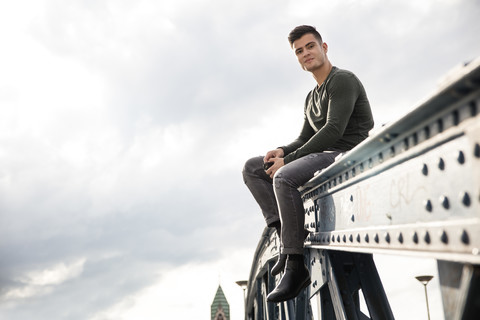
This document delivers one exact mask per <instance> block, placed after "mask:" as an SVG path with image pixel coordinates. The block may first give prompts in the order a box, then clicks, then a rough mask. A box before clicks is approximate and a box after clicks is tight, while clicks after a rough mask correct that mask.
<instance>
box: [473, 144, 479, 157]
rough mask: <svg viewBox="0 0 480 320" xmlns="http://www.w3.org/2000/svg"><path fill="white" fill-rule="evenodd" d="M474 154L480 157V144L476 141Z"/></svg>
mask: <svg viewBox="0 0 480 320" xmlns="http://www.w3.org/2000/svg"><path fill="white" fill-rule="evenodd" d="M473 155H474V156H475V157H476V158H480V144H478V143H475V147H473Z"/></svg>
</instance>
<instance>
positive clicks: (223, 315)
mask: <svg viewBox="0 0 480 320" xmlns="http://www.w3.org/2000/svg"><path fill="white" fill-rule="evenodd" d="M211 320H230V306H229V305H228V301H227V298H225V295H224V294H223V290H222V287H221V286H218V289H217V293H216V294H215V298H214V299H213V303H212V316H211Z"/></svg>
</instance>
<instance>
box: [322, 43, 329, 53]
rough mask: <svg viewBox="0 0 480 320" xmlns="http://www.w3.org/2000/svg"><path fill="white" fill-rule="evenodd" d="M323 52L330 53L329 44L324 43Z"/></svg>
mask: <svg viewBox="0 0 480 320" xmlns="http://www.w3.org/2000/svg"><path fill="white" fill-rule="evenodd" d="M322 47H323V50H325V53H327V52H328V44H327V43H326V42H324V43H322Z"/></svg>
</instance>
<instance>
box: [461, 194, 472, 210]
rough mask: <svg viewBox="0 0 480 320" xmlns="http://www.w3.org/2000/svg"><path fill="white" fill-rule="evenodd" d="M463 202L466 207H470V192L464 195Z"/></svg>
mask: <svg viewBox="0 0 480 320" xmlns="http://www.w3.org/2000/svg"><path fill="white" fill-rule="evenodd" d="M462 203H463V204H464V205H465V206H466V207H470V204H471V200H470V195H469V194H468V192H465V193H464V194H463V196H462Z"/></svg>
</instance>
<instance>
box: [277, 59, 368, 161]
mask: <svg viewBox="0 0 480 320" xmlns="http://www.w3.org/2000/svg"><path fill="white" fill-rule="evenodd" d="M372 128H373V116H372V111H371V109H370V103H369V102H368V98H367V94H366V93H365V89H364V88H363V85H362V83H361V82H360V80H359V79H358V78H357V77H356V76H355V75H354V74H353V73H352V72H350V71H347V70H342V69H338V68H337V67H333V68H332V71H331V72H330V74H329V75H328V76H327V78H326V79H325V81H324V82H323V83H322V85H320V86H318V85H317V86H316V87H315V88H314V89H313V90H312V91H310V92H309V93H308V95H307V99H306V101H305V108H304V123H303V127H302V130H301V132H300V135H299V136H298V138H297V139H296V140H295V141H293V142H292V143H290V144H288V145H286V146H283V147H281V148H282V149H283V150H284V152H285V157H284V162H285V164H287V163H289V162H291V161H293V160H295V159H299V158H301V157H303V156H305V155H308V154H310V153H317V152H324V151H340V152H344V151H347V150H350V149H352V148H353V147H354V146H356V145H357V144H359V143H360V142H361V141H362V140H364V139H365V138H367V137H368V132H369V131H370V130H371V129H372Z"/></svg>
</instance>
